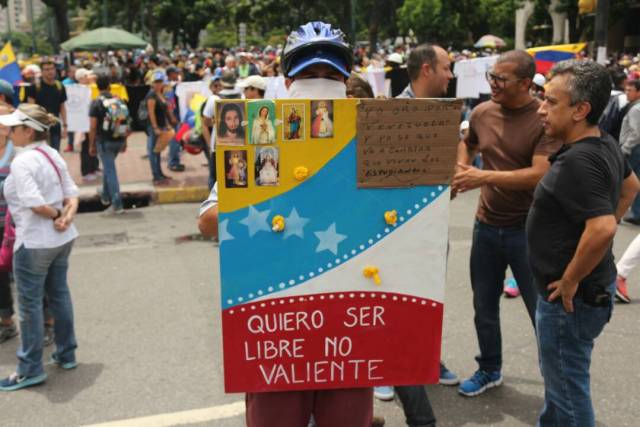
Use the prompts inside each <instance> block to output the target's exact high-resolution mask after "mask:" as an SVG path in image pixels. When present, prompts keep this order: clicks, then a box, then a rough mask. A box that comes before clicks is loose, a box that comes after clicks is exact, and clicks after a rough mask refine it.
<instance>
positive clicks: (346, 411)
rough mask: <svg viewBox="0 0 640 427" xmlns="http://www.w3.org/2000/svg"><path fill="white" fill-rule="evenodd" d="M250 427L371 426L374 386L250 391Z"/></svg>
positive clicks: (248, 399) (247, 396) (248, 404)
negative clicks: (311, 422)
mask: <svg viewBox="0 0 640 427" xmlns="http://www.w3.org/2000/svg"><path fill="white" fill-rule="evenodd" d="M245 402H246V406H247V427H274V426H277V427H306V426H307V425H308V424H309V418H310V417H311V414H313V416H314V418H315V420H316V424H317V426H318V427H337V426H340V427H371V419H372V417H373V389H371V388H349V389H338V390H309V391H280V392H271V393H247V395H246V398H245Z"/></svg>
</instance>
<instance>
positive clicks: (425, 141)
mask: <svg viewBox="0 0 640 427" xmlns="http://www.w3.org/2000/svg"><path fill="white" fill-rule="evenodd" d="M461 108H462V100H458V99H388V100H381V99H366V100H362V101H361V102H360V105H359V106H358V118H357V122H358V156H357V157H358V186H359V187H363V188H382V187H410V186H414V185H434V184H444V183H449V182H450V181H451V177H452V174H453V167H452V165H453V164H454V162H455V159H456V148H457V144H458V141H459V138H458V132H459V131H458V129H459V123H460V110H461Z"/></svg>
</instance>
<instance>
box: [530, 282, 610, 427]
mask: <svg viewBox="0 0 640 427" xmlns="http://www.w3.org/2000/svg"><path fill="white" fill-rule="evenodd" d="M614 286H615V285H614ZM613 289H615V287H614V288H612V289H610V292H611V293H612V297H611V304H609V306H607V307H593V306H590V305H588V304H585V303H584V301H583V300H582V299H581V298H580V297H575V298H574V300H573V307H574V312H573V313H567V312H566V311H565V310H564V307H563V306H562V304H561V303H549V302H547V301H545V300H544V298H539V299H538V309H537V311H536V335H537V338H538V357H539V360H540V370H541V372H542V377H543V378H544V406H543V408H542V412H541V413H540V418H539V419H538V424H537V425H538V426H539V427H548V426H549V427H550V426H558V427H560V426H562V427H592V426H594V425H595V416H594V413H593V405H592V404H591V390H590V376H589V366H590V365H591V352H592V350H593V343H594V340H595V339H596V337H597V336H598V335H600V332H602V330H603V329H604V326H605V325H606V323H607V322H608V321H609V319H610V318H611V313H612V311H613V292H612V291H613Z"/></svg>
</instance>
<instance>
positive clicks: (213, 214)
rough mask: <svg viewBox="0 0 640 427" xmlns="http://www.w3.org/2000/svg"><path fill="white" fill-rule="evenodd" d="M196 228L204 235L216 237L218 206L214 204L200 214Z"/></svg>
mask: <svg viewBox="0 0 640 427" xmlns="http://www.w3.org/2000/svg"><path fill="white" fill-rule="evenodd" d="M198 229H199V230H200V233H202V235H203V236H204V237H211V238H214V239H217V238H218V206H214V207H212V208H211V209H208V210H207V211H205V213H203V214H202V215H200V218H198Z"/></svg>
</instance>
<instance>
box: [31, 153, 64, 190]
mask: <svg viewBox="0 0 640 427" xmlns="http://www.w3.org/2000/svg"><path fill="white" fill-rule="evenodd" d="M35 150H36V151H37V152H39V153H40V154H42V155H43V156H45V157H46V158H47V160H49V163H51V166H53V169H54V170H55V171H56V175H58V179H59V180H60V185H62V175H60V170H59V169H58V166H56V163H55V162H54V161H53V159H52V158H51V156H49V154H47V152H46V151H44V150H43V149H42V148H40V147H36V148H35Z"/></svg>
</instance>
